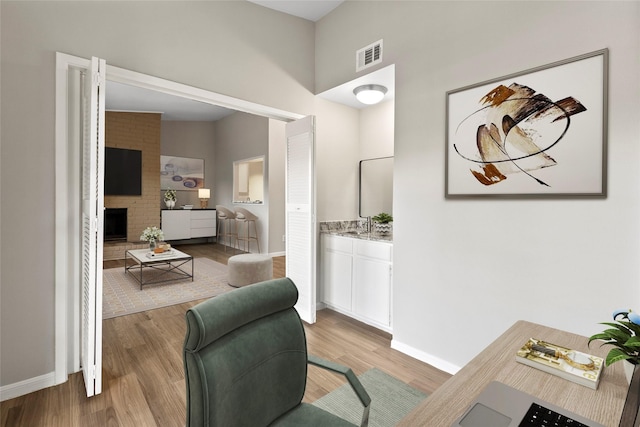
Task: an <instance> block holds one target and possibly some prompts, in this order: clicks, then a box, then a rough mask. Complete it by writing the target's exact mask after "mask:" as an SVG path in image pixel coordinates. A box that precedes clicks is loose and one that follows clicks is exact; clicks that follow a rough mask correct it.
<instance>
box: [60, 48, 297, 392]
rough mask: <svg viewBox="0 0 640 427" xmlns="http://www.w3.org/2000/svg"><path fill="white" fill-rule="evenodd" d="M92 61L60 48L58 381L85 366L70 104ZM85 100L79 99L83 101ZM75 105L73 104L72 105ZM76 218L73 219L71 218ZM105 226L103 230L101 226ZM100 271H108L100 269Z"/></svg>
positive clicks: (165, 89)
mask: <svg viewBox="0 0 640 427" xmlns="http://www.w3.org/2000/svg"><path fill="white" fill-rule="evenodd" d="M90 63H91V61H89V60H87V59H83V58H78V57H74V56H71V55H67V54H63V53H57V56H56V132H55V133H56V149H55V150H56V169H57V170H58V172H57V173H56V174H57V176H61V177H64V179H60V180H57V181H56V194H55V197H56V243H55V246H56V253H58V254H60V255H61V256H58V257H56V265H55V271H56V276H55V288H56V290H55V313H56V317H55V356H54V364H55V373H54V385H55V384H60V383H63V382H65V381H67V378H68V374H69V373H72V372H77V371H79V370H80V366H79V364H80V362H79V357H78V354H79V346H80V345H79V343H80V338H79V336H80V323H81V319H79V315H78V309H77V307H78V306H79V303H80V298H81V290H80V281H79V280H78V276H79V274H78V273H77V261H73V260H78V259H80V252H81V250H82V247H81V245H80V244H79V242H80V237H81V233H80V227H78V226H77V225H78V224H79V223H80V221H79V220H78V216H79V214H80V209H79V204H80V203H79V197H78V194H79V190H78V189H79V188H80V184H79V181H80V176H81V174H80V173H79V172H80V171H78V163H77V159H78V156H77V154H78V150H79V149H78V147H77V145H74V143H75V144H77V142H78V140H79V139H78V138H70V137H69V136H70V135H72V134H75V133H77V129H76V125H77V122H78V121H81V120H79V119H78V117H79V115H78V113H79V111H80V108H79V106H72V105H70V101H69V98H70V95H72V96H77V95H78V94H77V93H75V92H74V91H75V90H76V88H75V87H74V85H73V84H72V83H71V82H70V80H71V78H70V75H71V74H72V72H73V70H87V69H89V68H90ZM106 79H107V80H110V81H115V82H119V83H123V84H128V85H132V86H136V87H143V88H146V89H152V90H157V91H159V92H162V93H167V94H171V95H175V96H178V97H183V98H188V99H192V100H196V101H200V102H205V103H208V104H212V105H219V106H223V107H226V108H230V109H233V110H236V111H242V112H246V113H250V114H255V115H259V116H262V117H267V118H269V119H274V120H280V121H284V122H291V121H295V120H298V119H300V118H302V117H304V116H303V115H301V114H296V113H291V112H287V111H283V110H279V109H276V108H272V107H268V106H264V105H260V104H255V103H252V102H248V101H243V100H240V99H236V98H232V97H229V96H226V95H221V94H217V93H214V92H209V91H206V90H202V89H198V88H194V87H191V86H188V85H184V84H180V83H176V82H171V81H168V80H164V79H160V78H157V77H153V76H149V75H145V74H141V73H137V72H133V71H129V70H125V69H122V68H118V67H113V66H109V65H107V69H106ZM80 103H81V102H80V101H78V104H80ZM70 107H72V108H70ZM69 218H71V219H72V220H68V219H69ZM101 231H102V230H100V231H99V232H101ZM98 274H102V272H101V271H99V273H98Z"/></svg>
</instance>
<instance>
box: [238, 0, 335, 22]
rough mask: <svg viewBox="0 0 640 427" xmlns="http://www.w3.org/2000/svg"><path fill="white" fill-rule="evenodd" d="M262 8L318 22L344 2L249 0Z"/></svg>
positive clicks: (327, 0)
mask: <svg viewBox="0 0 640 427" xmlns="http://www.w3.org/2000/svg"><path fill="white" fill-rule="evenodd" d="M249 1H250V2H251V3H255V4H257V5H260V6H264V7H268V8H269V9H274V10H277V11H279V12H284V13H287V14H289V15H294V16H298V17H300V18H304V19H306V20H309V21H313V22H316V21H318V20H319V19H320V18H322V17H324V16H325V15H326V14H328V13H329V12H331V11H332V10H333V9H335V8H336V7H338V6H340V4H341V3H343V1H344V0H297V1H291V0H290V1H287V0H249Z"/></svg>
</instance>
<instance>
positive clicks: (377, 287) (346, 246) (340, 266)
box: [321, 232, 393, 332]
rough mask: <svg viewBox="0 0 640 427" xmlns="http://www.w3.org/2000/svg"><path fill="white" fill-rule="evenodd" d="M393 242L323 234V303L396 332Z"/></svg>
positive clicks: (374, 237) (353, 234) (368, 235)
mask: <svg viewBox="0 0 640 427" xmlns="http://www.w3.org/2000/svg"><path fill="white" fill-rule="evenodd" d="M392 255H393V243H392V242H391V239H390V238H384V237H380V236H375V235H371V234H368V233H362V234H358V233H355V232H345V233H340V232H335V233H322V234H321V266H322V268H321V283H322V290H321V301H322V302H323V303H324V304H325V305H326V306H327V307H328V308H331V309H333V310H335V311H337V312H339V313H342V314H345V315H347V316H350V317H353V318H354V319H357V320H359V321H361V322H364V323H367V324H369V325H371V326H374V327H376V328H379V329H382V330H384V331H387V332H392V326H393V325H392V316H391V315H392V313H391V302H392V300H391V298H392V292H391V291H392V289H391V287H392V283H393V282H392V276H393V264H392V260H393V258H392Z"/></svg>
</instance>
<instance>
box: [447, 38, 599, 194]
mask: <svg viewBox="0 0 640 427" xmlns="http://www.w3.org/2000/svg"><path fill="white" fill-rule="evenodd" d="M608 55H609V52H608V49H603V50H599V51H596V52H591V53H588V54H585V55H581V56H577V57H574V58H570V59H567V60H564V61H559V62H555V63H552V64H548V65H544V66H541V67H537V68H533V69H530V70H527V71H523V72H520V73H515V74H511V75H508V76H505V77H500V78H497V79H493V80H490V81H486V82H483V83H478V84H475V85H471V86H467V87H464V88H461V89H456V90H452V91H449V92H447V104H446V105H447V122H446V147H445V197H446V198H464V197H478V198H530V197H533V198H557V197H563V198H564V197H584V198H594V197H606V191H607V168H606V164H607V109H608V103H607V93H608V83H607V82H608V75H607V73H608Z"/></svg>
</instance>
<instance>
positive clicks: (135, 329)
mask: <svg viewBox="0 0 640 427" xmlns="http://www.w3.org/2000/svg"><path fill="white" fill-rule="evenodd" d="M180 250H182V251H185V252H188V253H189V254H191V255H192V256H194V257H202V256H204V257H208V258H211V259H213V260H215V261H218V262H222V263H225V264H226V260H227V259H228V257H229V256H231V255H232V252H231V251H229V252H227V253H226V254H225V252H224V250H223V248H222V247H220V246H219V245H216V244H207V245H185V246H182V247H180ZM118 265H122V261H109V262H108V263H105V268H110V267H115V266H118ZM284 274H285V259H284V257H277V258H274V277H284ZM198 302H199V301H194V302H191V303H185V304H179V305H175V306H171V307H166V308H161V309H156V310H150V311H146V312H143V313H137V314H132V315H128V316H122V317H116V318H112V319H108V320H104V321H103V324H102V325H103V373H102V381H103V386H102V387H103V392H102V394H100V395H98V396H95V397H93V398H87V397H86V395H85V390H84V383H83V380H82V374H81V373H76V374H73V375H71V376H70V377H69V381H67V382H66V383H64V384H61V385H59V386H56V387H50V388H48V389H45V390H40V391H37V392H34V393H30V394H28V395H26V396H21V397H18V398H15V399H11V400H7V401H5V402H1V403H0V414H1V421H2V423H1V424H0V425H1V426H2V427H20V426H25V427H27V426H28V427H39V426H42V427H45V426H46V427H54V426H61V427H70V426H135V427H153V426H158V427H171V426H184V423H185V382H184V372H183V365H182V344H183V339H184V335H185V320H184V314H185V311H186V310H187V309H188V308H190V307H191V306H193V305H194V304H196V303H198ZM305 329H306V333H307V342H308V348H309V352H310V353H313V354H316V355H318V356H321V357H324V358H326V359H329V360H333V361H336V362H338V363H341V364H344V365H347V366H350V367H351V368H352V369H353V370H354V372H355V373H356V374H357V375H359V374H362V373H363V372H365V371H367V370H368V369H370V368H372V367H377V368H378V369H380V370H382V371H385V372H387V373H389V374H391V375H393V376H395V377H396V378H399V379H401V380H402V381H404V382H406V383H408V384H410V385H412V386H413V387H415V388H417V389H420V390H422V391H424V392H425V393H431V392H432V391H433V390H435V389H436V388H437V387H438V386H440V385H441V384H442V383H444V382H445V381H446V380H447V379H448V378H449V377H450V375H449V374H447V373H445V372H442V371H439V370H437V369H435V368H433V367H431V366H429V365H427V364H425V363H422V362H420V361H417V360H415V359H413V358H411V357H409V356H406V355H404V354H402V353H400V352H398V351H395V350H392V349H391V348H390V340H391V337H390V335H389V334H387V333H385V332H382V331H380V330H377V329H375V328H372V327H369V326H367V325H364V324H362V323H360V322H357V321H355V320H353V319H350V318H348V317H346V316H343V315H341V314H338V313H336V312H333V311H331V310H321V311H319V312H318V315H317V322H316V323H315V324H313V325H306V327H305ZM343 383H344V381H343V379H342V378H341V377H340V376H336V375H334V374H331V373H328V372H327V371H323V370H321V369H319V368H316V367H310V368H309V378H308V383H307V390H306V394H305V398H304V400H305V401H307V402H312V401H314V400H316V399H318V398H319V397H321V396H323V395H324V394H326V393H328V392H330V391H331V390H333V389H335V388H336V387H338V386H340V385H342V384H343Z"/></svg>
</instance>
